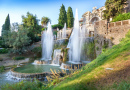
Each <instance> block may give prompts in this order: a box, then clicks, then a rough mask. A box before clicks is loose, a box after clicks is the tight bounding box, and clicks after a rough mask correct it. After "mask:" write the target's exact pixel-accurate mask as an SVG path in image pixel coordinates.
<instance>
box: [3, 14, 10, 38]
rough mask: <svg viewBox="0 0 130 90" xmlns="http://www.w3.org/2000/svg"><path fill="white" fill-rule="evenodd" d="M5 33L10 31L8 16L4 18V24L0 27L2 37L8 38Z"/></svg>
mask: <svg viewBox="0 0 130 90" xmlns="http://www.w3.org/2000/svg"><path fill="white" fill-rule="evenodd" d="M5 31H10V17H9V14H8V15H7V17H6V20H5V23H4V24H3V26H2V36H4V35H7V36H8V32H5Z"/></svg>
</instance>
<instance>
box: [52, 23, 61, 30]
mask: <svg viewBox="0 0 130 90" xmlns="http://www.w3.org/2000/svg"><path fill="white" fill-rule="evenodd" d="M57 28H59V29H62V28H63V25H60V24H55V25H52V29H57Z"/></svg>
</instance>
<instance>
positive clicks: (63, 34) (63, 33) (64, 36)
mask: <svg viewBox="0 0 130 90" xmlns="http://www.w3.org/2000/svg"><path fill="white" fill-rule="evenodd" d="M63 38H66V23H65V24H64V28H63V29H62V39H63Z"/></svg>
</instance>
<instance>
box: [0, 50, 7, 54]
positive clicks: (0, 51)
mask: <svg viewBox="0 0 130 90" xmlns="http://www.w3.org/2000/svg"><path fill="white" fill-rule="evenodd" d="M5 53H8V49H0V54H5Z"/></svg>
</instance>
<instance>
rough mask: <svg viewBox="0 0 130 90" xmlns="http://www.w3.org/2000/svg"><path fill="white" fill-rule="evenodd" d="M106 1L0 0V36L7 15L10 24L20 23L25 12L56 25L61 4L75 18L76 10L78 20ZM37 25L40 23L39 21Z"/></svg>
mask: <svg viewBox="0 0 130 90" xmlns="http://www.w3.org/2000/svg"><path fill="white" fill-rule="evenodd" d="M105 1H106V0H0V35H1V29H2V25H3V24H4V22H5V19H6V17H7V15H8V14H9V16H10V23H11V24H12V23H14V22H18V23H19V24H21V23H22V18H21V16H22V15H24V16H26V14H27V12H30V13H32V14H33V15H36V16H37V18H38V19H39V20H41V18H42V17H43V16H47V17H49V18H50V19H51V24H52V25H54V24H57V23H58V18H59V13H60V7H61V5H62V4H63V5H64V6H65V9H66V11H67V9H68V7H69V6H70V7H71V8H72V10H73V14H74V16H75V11H76V8H77V9H78V16H79V19H81V18H82V15H83V14H84V13H85V12H87V11H92V8H93V7H95V6H96V7H97V8H100V7H102V6H104V5H105ZM39 24H41V23H40V21H39Z"/></svg>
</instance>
